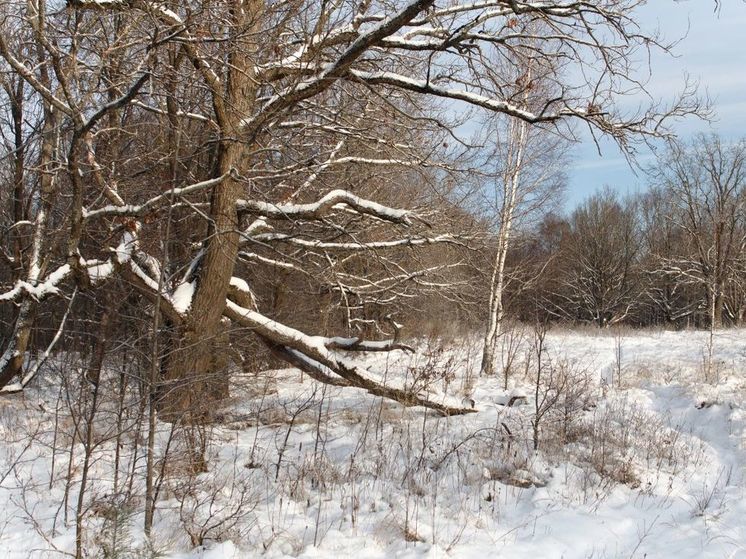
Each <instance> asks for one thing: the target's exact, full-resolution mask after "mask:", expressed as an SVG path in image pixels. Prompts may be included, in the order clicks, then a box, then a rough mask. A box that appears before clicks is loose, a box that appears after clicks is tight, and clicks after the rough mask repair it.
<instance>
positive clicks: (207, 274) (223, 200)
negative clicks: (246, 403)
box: [159, 0, 264, 423]
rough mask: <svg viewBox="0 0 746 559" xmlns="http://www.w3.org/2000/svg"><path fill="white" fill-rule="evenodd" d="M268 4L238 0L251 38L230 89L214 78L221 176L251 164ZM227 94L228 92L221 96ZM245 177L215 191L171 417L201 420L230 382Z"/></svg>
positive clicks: (172, 379)
mask: <svg viewBox="0 0 746 559" xmlns="http://www.w3.org/2000/svg"><path fill="white" fill-rule="evenodd" d="M263 11H264V1H263V0H250V1H243V2H242V1H240V0H235V2H234V9H233V11H232V22H231V25H232V29H231V32H234V33H240V34H241V35H240V36H241V37H247V39H246V40H236V41H235V42H234V43H233V45H232V46H233V49H232V52H231V53H230V56H229V61H228V65H227V67H228V68H229V70H228V71H227V72H226V76H227V77H226V86H225V91H223V90H222V89H218V86H219V82H218V83H217V84H212V89H213V91H212V95H213V97H214V99H215V101H216V102H215V103H214V105H215V112H216V119H217V121H218V122H219V124H220V127H221V134H222V138H221V143H220V145H219V149H218V162H217V166H216V170H215V173H216V176H221V175H224V174H226V173H228V172H230V171H231V169H235V168H240V167H244V166H246V165H247V164H248V162H247V161H246V159H247V158H248V157H249V153H250V149H249V143H250V142H249V141H241V139H242V138H241V130H240V128H241V123H242V121H243V120H244V119H246V118H247V117H249V116H250V115H251V113H252V111H253V109H254V103H255V98H256V85H255V84H256V82H255V80H254V66H255V59H256V56H255V54H256V50H257V46H256V44H254V43H251V41H255V40H256V38H255V37H256V32H257V29H258V28H259V27H258V23H259V20H260V18H261V17H262V14H263ZM223 97H224V98H225V99H224V100H223V99H222V98H223ZM242 192H243V185H242V183H241V182H239V181H238V180H236V178H235V177H233V176H230V177H228V178H227V179H226V180H224V181H223V182H221V183H220V184H219V185H218V186H216V187H215V190H214V192H213V195H212V200H211V207H210V220H211V226H210V230H209V234H208V240H207V241H206V247H205V253H204V256H203V260H202V263H201V266H200V267H199V273H198V276H197V277H196V278H195V280H196V283H197V287H196V291H195V294H194V297H193V299H192V305H191V307H190V310H189V313H188V315H187V317H186V320H185V321H184V324H183V326H182V327H181V328H180V331H179V333H178V338H179V339H178V340H177V342H176V344H175V348H174V351H173V352H172V353H171V356H170V358H169V361H168V363H167V365H166V370H165V372H164V379H163V383H162V390H161V396H160V397H159V412H160V414H161V417H162V418H163V419H166V420H177V419H180V420H182V421H186V422H189V423H199V422H203V421H205V420H206V419H207V418H208V417H209V413H210V410H211V409H213V407H214V403H215V401H216V400H217V399H220V398H222V397H225V396H226V395H227V389H228V380H229V379H228V374H227V371H226V370H225V369H226V368H227V362H226V360H224V359H221V356H223V355H225V354H226V351H225V348H224V347H223V348H221V344H226V343H227V332H226V331H225V326H224V325H223V324H222V322H221V319H222V315H223V311H224V309H225V301H226V297H227V294H228V286H229V283H230V279H231V277H232V275H233V269H234V266H235V261H236V257H237V255H238V246H239V241H240V236H239V227H238V226H239V223H238V215H237V212H236V202H237V200H239V199H240V198H241V195H242Z"/></svg>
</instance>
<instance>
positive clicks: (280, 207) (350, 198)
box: [237, 190, 414, 225]
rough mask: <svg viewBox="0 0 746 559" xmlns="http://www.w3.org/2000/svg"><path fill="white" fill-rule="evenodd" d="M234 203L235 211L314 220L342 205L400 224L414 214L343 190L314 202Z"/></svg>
mask: <svg viewBox="0 0 746 559" xmlns="http://www.w3.org/2000/svg"><path fill="white" fill-rule="evenodd" d="M237 206H238V208H237V209H238V211H239V213H248V214H259V215H263V216H265V217H268V218H271V219H290V220H293V219H306V220H318V219H321V218H323V217H326V216H328V215H329V214H330V213H331V212H332V211H333V210H335V209H338V208H339V207H343V206H347V207H348V208H350V209H351V210H353V211H355V212H357V213H360V214H365V215H370V216H373V217H377V218H378V219H381V220H383V221H389V222H392V223H400V224H403V225H411V223H412V222H411V220H412V218H413V217H414V216H413V215H412V213H411V212H409V211H407V210H400V209H394V208H390V207H388V206H384V205H382V204H379V203H377V202H372V201H370V200H366V199H364V198H360V197H359V196H356V195H354V194H352V193H350V192H348V191H346V190H332V191H331V192H329V193H328V194H327V195H326V196H324V197H323V198H321V199H320V200H319V201H318V202H313V203H310V204H272V203H269V202H259V201H255V200H239V201H238V204H237Z"/></svg>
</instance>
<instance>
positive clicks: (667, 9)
mask: <svg viewBox="0 0 746 559" xmlns="http://www.w3.org/2000/svg"><path fill="white" fill-rule="evenodd" d="M714 5H715V2H714V0H684V1H676V0H652V1H651V2H650V3H649V4H648V5H647V6H645V7H644V8H643V9H641V10H640V12H639V13H640V23H641V26H642V28H643V29H645V30H648V31H654V30H655V29H658V28H659V29H660V31H661V32H662V33H663V36H664V38H665V39H667V40H677V39H681V41H680V43H679V44H678V45H677V46H676V48H675V49H674V53H675V55H676V57H675V58H674V57H671V56H669V55H665V54H658V55H655V56H654V57H653V58H652V60H651V69H652V75H651V78H650V81H649V88H650V90H651V91H653V92H654V94H655V95H656V97H658V98H660V99H662V100H664V101H665V100H672V99H674V98H675V96H676V93H677V92H680V91H681V89H682V88H683V84H684V81H685V77H686V75H687V74H688V75H689V76H690V77H691V78H692V79H694V80H697V81H698V82H699V86H700V90H701V93H702V94H707V95H708V97H709V98H710V100H711V103H712V108H713V110H714V115H715V120H714V121H713V122H711V123H708V122H705V121H702V120H700V119H696V118H693V119H688V120H685V121H683V122H679V123H677V124H676V125H675V126H674V127H673V128H674V131H675V132H676V134H677V135H678V136H679V137H681V138H683V139H685V140H687V139H691V138H692V137H693V136H694V135H695V134H697V133H699V132H705V133H711V132H714V133H717V134H720V135H721V136H722V137H723V138H725V139H726V140H734V139H739V138H741V137H746V2H742V1H741V0H722V1H721V7H720V10H719V11H718V12H715V10H714ZM654 161H655V158H654V155H653V154H652V153H650V152H643V153H642V154H641V156H640V163H641V164H642V165H647V164H652V163H654ZM567 176H568V188H567V192H566V206H567V207H568V208H572V207H574V206H576V205H577V204H578V203H580V202H582V200H584V199H585V198H586V197H588V196H589V195H590V194H592V193H593V192H595V191H597V190H599V189H601V188H602V187H604V186H607V185H608V186H610V187H611V188H612V189H614V190H616V191H618V192H619V193H621V194H627V193H636V192H640V191H644V190H645V189H646V179H645V177H644V176H643V175H642V174H641V173H639V172H638V173H635V172H634V171H633V170H632V169H631V168H630V167H629V165H628V164H627V162H626V160H625V159H624V157H623V156H622V154H621V153H620V152H619V150H618V149H617V148H616V147H615V146H614V145H612V144H610V143H604V144H603V145H602V154H601V155H600V156H599V154H598V151H597V148H596V146H595V144H594V143H593V142H592V141H591V140H590V137H589V136H588V137H587V138H586V139H585V140H584V141H583V142H581V143H580V144H578V145H576V146H575V147H574V149H573V150H572V163H571V165H570V166H569V168H568V171H567Z"/></svg>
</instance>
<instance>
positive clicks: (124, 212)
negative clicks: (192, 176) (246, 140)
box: [83, 171, 232, 219]
mask: <svg viewBox="0 0 746 559" xmlns="http://www.w3.org/2000/svg"><path fill="white" fill-rule="evenodd" d="M231 174H232V171H231V172H228V173H225V174H224V175H221V176H219V177H216V178H214V179H209V180H206V181H202V182H198V183H195V184H190V185H189V186H184V187H182V188H174V189H169V190H168V191H166V192H164V193H163V194H159V195H158V196H154V197H153V198H150V199H149V200H147V201H146V202H144V203H142V204H139V205H132V204H125V205H108V206H105V207H103V208H100V209H97V210H83V217H84V218H85V219H93V218H98V217H110V216H119V217H124V216H127V217H142V216H144V215H147V214H148V213H150V212H152V211H154V210H156V209H157V208H158V207H160V206H162V205H167V204H169V203H170V202H171V201H172V200H173V199H174V198H176V197H177V196H185V195H187V194H191V193H193V192H198V191H200V190H206V189H208V188H212V187H214V186H217V185H218V184H220V183H222V182H223V181H224V180H225V179H227V178H228V177H229V176H230V175H231Z"/></svg>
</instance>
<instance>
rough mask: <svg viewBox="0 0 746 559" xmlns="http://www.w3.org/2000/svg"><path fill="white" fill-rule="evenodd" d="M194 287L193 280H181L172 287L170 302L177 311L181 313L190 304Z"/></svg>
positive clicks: (186, 309)
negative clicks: (174, 287)
mask: <svg viewBox="0 0 746 559" xmlns="http://www.w3.org/2000/svg"><path fill="white" fill-rule="evenodd" d="M195 287H196V284H195V282H193V281H191V282H182V283H180V284H179V285H178V286H177V287H176V289H174V292H173V295H171V302H172V304H173V306H174V309H176V311H177V312H180V313H182V314H183V313H185V312H187V311H188V310H189V307H191V306H192V298H193V297H194V289H195Z"/></svg>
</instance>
